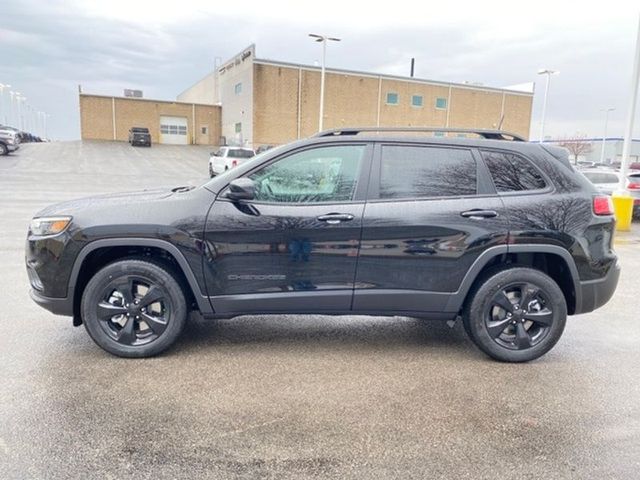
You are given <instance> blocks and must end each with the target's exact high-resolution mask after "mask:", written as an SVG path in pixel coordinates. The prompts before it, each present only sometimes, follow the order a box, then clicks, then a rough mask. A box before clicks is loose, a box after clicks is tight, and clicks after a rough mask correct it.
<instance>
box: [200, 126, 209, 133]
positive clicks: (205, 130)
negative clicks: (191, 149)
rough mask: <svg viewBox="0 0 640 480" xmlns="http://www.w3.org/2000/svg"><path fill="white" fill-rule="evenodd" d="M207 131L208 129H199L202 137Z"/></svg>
mask: <svg viewBox="0 0 640 480" xmlns="http://www.w3.org/2000/svg"><path fill="white" fill-rule="evenodd" d="M207 130H208V127H201V128H200V131H201V132H202V135H206V134H207V133H208V132H207Z"/></svg>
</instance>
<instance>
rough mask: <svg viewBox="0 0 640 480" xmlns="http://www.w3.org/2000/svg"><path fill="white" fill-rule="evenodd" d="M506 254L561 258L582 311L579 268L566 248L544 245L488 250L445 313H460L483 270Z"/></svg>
mask: <svg viewBox="0 0 640 480" xmlns="http://www.w3.org/2000/svg"><path fill="white" fill-rule="evenodd" d="M506 253H550V254H553V255H558V256H559V257H561V258H562V259H563V260H564V261H565V263H566V264H567V266H568V267H569V271H570V272H571V280H572V281H573V289H574V292H575V295H576V311H580V307H581V305H582V288H581V287H580V280H579V279H580V277H579V275H578V268H577V267H576V263H575V261H574V260H573V257H572V256H571V254H570V253H569V251H568V250H567V249H565V248H562V247H559V246H557V245H544V244H522V245H498V246H495V247H490V248H488V249H486V250H485V251H484V252H482V253H481V254H480V256H479V257H478V258H476V260H475V262H474V263H473V264H472V265H471V268H469V271H468V272H467V273H466V275H465V276H464V278H463V279H462V283H461V284H460V287H459V288H458V290H457V291H456V292H454V293H453V294H452V295H451V297H450V298H449V300H448V301H447V305H446V307H445V311H447V312H454V311H455V312H457V311H459V310H460V309H461V308H462V304H463V303H464V300H465V298H466V297H467V294H468V293H469V290H471V287H472V286H473V284H474V282H475V281H476V278H477V277H478V275H479V274H480V272H481V271H482V269H483V268H484V267H485V266H486V265H487V264H488V263H489V262H490V261H491V260H493V259H494V258H495V257H497V256H498V255H503V254H506Z"/></svg>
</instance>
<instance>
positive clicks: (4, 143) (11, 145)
mask: <svg viewBox="0 0 640 480" xmlns="http://www.w3.org/2000/svg"><path fill="white" fill-rule="evenodd" d="M19 148H20V133H19V132H18V131H17V130H16V129H14V128H11V127H4V126H2V125H0V156H1V155H8V154H9V153H11V152H15V151H16V150H18V149H19Z"/></svg>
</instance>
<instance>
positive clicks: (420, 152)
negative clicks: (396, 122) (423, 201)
mask: <svg viewBox="0 0 640 480" xmlns="http://www.w3.org/2000/svg"><path fill="white" fill-rule="evenodd" d="M477 183H478V181H477V165H476V161H475V159H474V157H473V155H472V154H471V151H470V150H466V149H460V148H444V147H427V146H425V147H423V146H412V145H383V146H382V155H381V164H380V198H383V199H393V198H397V199H400V198H428V197H458V196H467V195H475V194H476V193H477V191H478V187H477Z"/></svg>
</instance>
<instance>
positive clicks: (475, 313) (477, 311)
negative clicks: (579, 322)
mask: <svg viewBox="0 0 640 480" xmlns="http://www.w3.org/2000/svg"><path fill="white" fill-rule="evenodd" d="M566 320H567V304H566V302H565V299H564V294H563V293H562V290H561V289H560V287H559V286H558V284H557V283H556V282H555V281H554V280H553V279H552V278H550V277H549V276H548V275H546V274H544V273H543V272H541V271H539V270H534V269H531V268H524V267H514V268H509V269H506V270H501V271H498V272H497V273H495V274H493V275H492V276H490V277H488V278H486V279H485V280H484V282H483V283H482V284H481V285H480V286H479V287H478V288H477V289H476V290H475V292H474V293H473V294H472V297H471V300H470V301H469V302H467V307H466V308H465V312H464V326H465V330H466V331H467V334H468V335H469V337H471V340H472V341H473V342H474V343H475V344H476V346H477V347H478V348H479V349H480V350H482V351H483V352H484V353H486V354H487V355H489V356H490V357H492V358H494V359H496V360H500V361H503V362H528V361H530V360H534V359H536V358H538V357H541V356H542V355H544V354H545V353H547V352H548V351H549V350H551V348H553V346H554V345H555V344H556V343H557V342H558V340H559V339H560V336H561V335H562V332H563V331H564V326H565V323H566Z"/></svg>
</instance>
